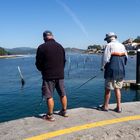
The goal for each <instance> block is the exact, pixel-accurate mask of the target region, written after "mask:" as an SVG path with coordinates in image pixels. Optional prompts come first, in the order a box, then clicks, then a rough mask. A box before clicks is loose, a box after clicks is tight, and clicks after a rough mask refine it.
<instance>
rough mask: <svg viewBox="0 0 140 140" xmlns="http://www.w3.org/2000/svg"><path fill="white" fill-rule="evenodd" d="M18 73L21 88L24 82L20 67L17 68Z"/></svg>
mask: <svg viewBox="0 0 140 140" xmlns="http://www.w3.org/2000/svg"><path fill="white" fill-rule="evenodd" d="M18 72H19V76H20V79H21V84H22V87H23V86H24V85H25V80H24V78H23V75H22V73H21V69H20V67H19V66H18Z"/></svg>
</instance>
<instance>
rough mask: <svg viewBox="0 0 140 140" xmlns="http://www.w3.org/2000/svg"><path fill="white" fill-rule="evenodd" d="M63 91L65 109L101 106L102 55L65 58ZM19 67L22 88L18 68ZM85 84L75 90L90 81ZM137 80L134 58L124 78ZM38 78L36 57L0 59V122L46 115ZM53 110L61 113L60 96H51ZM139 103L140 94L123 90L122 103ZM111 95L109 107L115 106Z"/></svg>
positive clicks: (102, 85)
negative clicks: (53, 102)
mask: <svg viewBox="0 0 140 140" xmlns="http://www.w3.org/2000/svg"><path fill="white" fill-rule="evenodd" d="M66 57H67V62H66V66H65V89H66V92H67V96H68V108H69V109H71V108H78V107H84V108H91V107H95V106H98V105H100V104H102V103H103V96H104V78H103V72H101V71H100V66H101V55H95V54H94V55H93V54H90V55H87V54H66ZM18 66H19V67H20V69H21V72H22V74H23V77H24V80H25V85H24V87H22V86H21V79H20V76H19V72H18V69H17V67H18ZM94 76H96V77H95V78H94V79H92V80H91V81H89V82H88V83H87V84H85V85H83V86H82V87H80V88H78V87H79V86H80V85H81V84H83V83H85V82H86V81H87V80H88V79H90V78H91V77H94ZM135 77H136V57H135V56H132V57H129V59H128V63H127V66H126V78H125V79H128V80H134V79H135ZM41 84H42V79H41V74H40V72H39V71H38V70H37V69H36V67H35V55H31V56H24V57H17V58H10V59H0V122H4V121H10V120H14V119H18V118H23V117H29V116H36V115H38V114H40V113H45V112H46V111H47V109H46V103H45V101H43V102H41ZM54 100H55V108H54V110H59V109H61V104H60V101H59V96H58V95H57V93H56V92H55V93H54ZM132 101H140V91H135V90H132V89H122V102H132ZM115 102H116V101H115V96H114V92H113V91H112V96H111V100H110V103H115Z"/></svg>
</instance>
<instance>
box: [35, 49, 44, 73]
mask: <svg viewBox="0 0 140 140" xmlns="http://www.w3.org/2000/svg"><path fill="white" fill-rule="evenodd" d="M35 65H36V68H37V69H38V70H39V71H42V70H43V54H42V53H41V50H40V48H38V49H37V53H36V62H35Z"/></svg>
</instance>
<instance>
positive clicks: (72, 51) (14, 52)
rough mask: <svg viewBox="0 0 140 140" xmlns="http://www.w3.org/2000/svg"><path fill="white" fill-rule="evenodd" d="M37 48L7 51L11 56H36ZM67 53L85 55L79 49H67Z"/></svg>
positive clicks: (20, 48)
mask: <svg viewBox="0 0 140 140" xmlns="http://www.w3.org/2000/svg"><path fill="white" fill-rule="evenodd" d="M36 50H37V49H35V48H30V47H18V48H12V49H5V51H6V52H9V54H13V55H16V54H36ZM65 51H66V52H67V53H84V52H85V50H82V49H78V48H65Z"/></svg>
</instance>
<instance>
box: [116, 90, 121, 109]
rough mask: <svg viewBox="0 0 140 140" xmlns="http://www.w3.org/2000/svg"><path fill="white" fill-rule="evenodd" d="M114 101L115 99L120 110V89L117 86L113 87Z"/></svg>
mask: <svg viewBox="0 0 140 140" xmlns="http://www.w3.org/2000/svg"><path fill="white" fill-rule="evenodd" d="M115 95H116V101H117V108H118V110H121V91H120V89H119V88H116V89H115Z"/></svg>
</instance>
